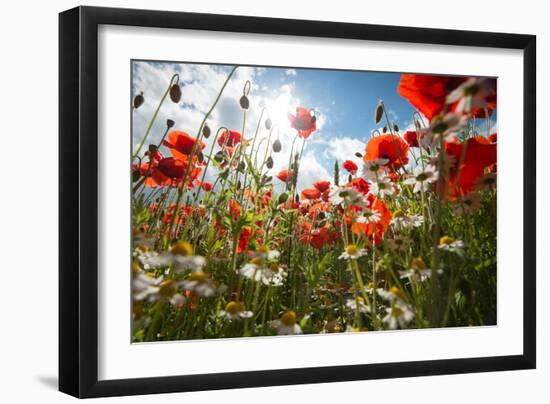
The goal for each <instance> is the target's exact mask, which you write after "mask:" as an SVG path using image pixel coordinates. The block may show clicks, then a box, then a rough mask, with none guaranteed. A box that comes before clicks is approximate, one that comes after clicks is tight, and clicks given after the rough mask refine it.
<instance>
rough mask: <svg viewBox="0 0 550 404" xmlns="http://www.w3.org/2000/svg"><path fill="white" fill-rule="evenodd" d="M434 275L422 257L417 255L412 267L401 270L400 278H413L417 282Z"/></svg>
mask: <svg viewBox="0 0 550 404" xmlns="http://www.w3.org/2000/svg"><path fill="white" fill-rule="evenodd" d="M430 276H432V270H431V269H430V268H426V264H425V263H424V260H423V259H422V257H417V258H414V259H413V260H412V263H411V268H409V269H408V270H406V271H399V278H401V279H411V280H413V281H415V282H424V281H425V280H427V279H428V278H429V277H430Z"/></svg>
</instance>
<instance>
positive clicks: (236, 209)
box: [228, 199, 241, 220]
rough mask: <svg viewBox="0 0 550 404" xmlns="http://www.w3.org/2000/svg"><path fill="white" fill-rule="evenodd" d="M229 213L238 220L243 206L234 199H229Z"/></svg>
mask: <svg viewBox="0 0 550 404" xmlns="http://www.w3.org/2000/svg"><path fill="white" fill-rule="evenodd" d="M228 206H229V214H230V215H231V216H232V217H233V219H234V220H237V219H238V218H239V216H240V214H241V206H240V205H239V204H238V203H237V202H236V201H235V200H234V199H230V200H229V204H228Z"/></svg>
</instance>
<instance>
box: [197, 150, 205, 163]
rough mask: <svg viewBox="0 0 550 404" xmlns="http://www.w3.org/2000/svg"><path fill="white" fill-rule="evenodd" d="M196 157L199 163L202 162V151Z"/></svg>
mask: <svg viewBox="0 0 550 404" xmlns="http://www.w3.org/2000/svg"><path fill="white" fill-rule="evenodd" d="M197 159H198V160H199V163H202V162H204V154H202V152H199V155H198V157H197Z"/></svg>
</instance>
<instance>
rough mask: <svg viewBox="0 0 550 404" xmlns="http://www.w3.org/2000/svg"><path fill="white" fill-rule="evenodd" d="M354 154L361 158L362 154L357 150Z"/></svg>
mask: <svg viewBox="0 0 550 404" xmlns="http://www.w3.org/2000/svg"><path fill="white" fill-rule="evenodd" d="M355 156H357V157H359V158H363V155H362V154H361V153H359V152H357V153H355Z"/></svg>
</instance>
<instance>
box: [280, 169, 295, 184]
mask: <svg viewBox="0 0 550 404" xmlns="http://www.w3.org/2000/svg"><path fill="white" fill-rule="evenodd" d="M293 175H294V172H293V171H292V170H281V171H279V174H277V175H276V177H277V178H278V179H280V180H281V181H282V182H287V181H290V180H291V179H292V176H293Z"/></svg>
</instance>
